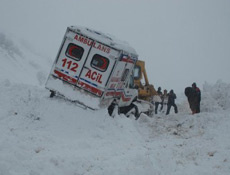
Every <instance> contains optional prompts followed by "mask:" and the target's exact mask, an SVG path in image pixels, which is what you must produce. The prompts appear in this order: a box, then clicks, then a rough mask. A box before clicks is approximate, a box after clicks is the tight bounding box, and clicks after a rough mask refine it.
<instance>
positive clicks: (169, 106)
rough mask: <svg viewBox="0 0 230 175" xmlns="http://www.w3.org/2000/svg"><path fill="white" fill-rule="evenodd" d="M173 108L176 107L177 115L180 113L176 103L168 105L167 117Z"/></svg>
mask: <svg viewBox="0 0 230 175" xmlns="http://www.w3.org/2000/svg"><path fill="white" fill-rule="evenodd" d="M172 106H173V107H174V111H175V113H178V110H177V105H176V104H175V103H173V104H168V106H167V112H166V115H168V114H169V113H170V109H171V107H172Z"/></svg>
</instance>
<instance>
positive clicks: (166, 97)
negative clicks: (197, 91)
mask: <svg viewBox="0 0 230 175" xmlns="http://www.w3.org/2000/svg"><path fill="white" fill-rule="evenodd" d="M175 99H176V94H175V93H174V91H173V90H170V91H169V93H168V91H167V90H166V89H165V90H164V92H163V93H162V91H161V87H158V89H157V95H155V96H153V103H154V104H155V114H157V112H158V107H159V105H161V107H160V111H163V108H164V106H167V109H166V115H168V114H169V113H170V109H171V107H172V106H173V107H174V111H175V113H178V109H177V105H176V103H175ZM163 112H164V111H163Z"/></svg>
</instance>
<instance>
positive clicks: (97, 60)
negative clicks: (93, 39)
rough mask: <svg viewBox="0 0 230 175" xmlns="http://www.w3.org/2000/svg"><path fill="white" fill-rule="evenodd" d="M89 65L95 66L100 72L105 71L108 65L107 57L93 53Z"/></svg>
mask: <svg viewBox="0 0 230 175" xmlns="http://www.w3.org/2000/svg"><path fill="white" fill-rule="evenodd" d="M90 65H91V66H92V67H93V68H95V69H97V70H99V71H101V72H105V71H106V70H107V68H108V66H109V59H108V58H106V57H103V56H101V55H98V54H95V55H94V56H93V59H92V61H91V63H90Z"/></svg>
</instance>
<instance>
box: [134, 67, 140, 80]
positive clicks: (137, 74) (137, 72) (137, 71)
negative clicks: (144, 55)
mask: <svg viewBox="0 0 230 175" xmlns="http://www.w3.org/2000/svg"><path fill="white" fill-rule="evenodd" d="M140 77H141V67H140V66H135V67H134V79H135V80H138V79H139V78H140Z"/></svg>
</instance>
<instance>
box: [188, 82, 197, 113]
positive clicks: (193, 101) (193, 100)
mask: <svg viewBox="0 0 230 175" xmlns="http://www.w3.org/2000/svg"><path fill="white" fill-rule="evenodd" d="M184 93H185V95H186V97H187V98H188V103H189V106H190V109H191V111H192V114H195V113H199V112H200V101H201V92H200V89H199V88H198V87H197V86H196V83H193V84H192V87H186V88H185V91H184Z"/></svg>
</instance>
